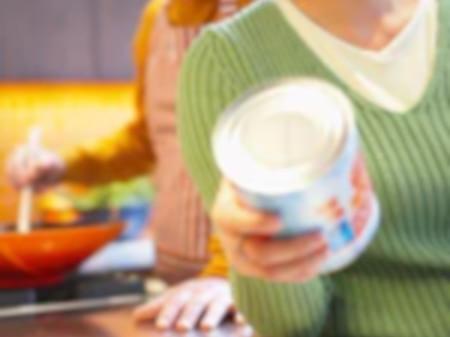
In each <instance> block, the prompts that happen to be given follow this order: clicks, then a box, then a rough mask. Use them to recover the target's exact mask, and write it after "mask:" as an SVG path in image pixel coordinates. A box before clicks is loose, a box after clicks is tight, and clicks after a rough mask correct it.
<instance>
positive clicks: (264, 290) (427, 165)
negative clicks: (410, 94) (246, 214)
mask: <svg viewBox="0 0 450 337" xmlns="http://www.w3.org/2000/svg"><path fill="white" fill-rule="evenodd" d="M272 1H276V0H272ZM272 1H271V0H262V1H258V2H257V3H255V4H254V5H252V6H251V7H250V8H248V9H247V10H245V11H244V12H242V13H241V14H239V15H238V16H236V17H234V18H233V19H231V20H228V21H226V22H223V23H221V24H218V25H215V26H212V27H210V28H208V29H207V30H206V31H205V32H204V33H203V35H202V36H201V37H200V38H199V39H198V40H197V42H196V43H195V44H194V46H193V48H192V49H191V51H190V53H189V55H188V57H187V59H186V62H185V64H184V67H183V72H182V77H181V83H180V90H179V101H178V107H179V109H178V110H179V130H180V137H181V143H182V149H183V153H184V157H185V160H186V163H187V165H188V168H189V170H190V172H191V175H192V176H193V178H194V180H195V181H196V183H197V185H198V187H199V189H200V192H201V194H202V196H203V198H204V202H205V204H206V206H207V207H208V208H209V207H211V204H212V202H213V199H214V196H215V193H216V190H217V186H218V182H219V181H220V172H219V171H218V169H217V167H216V165H215V163H214V160H213V156H212V151H211V144H210V138H211V132H212V129H213V127H214V125H215V122H216V120H217V118H218V116H219V115H220V113H221V112H222V111H223V110H224V108H225V107H227V106H228V105H229V104H230V103H231V102H233V101H234V100H235V99H236V98H238V97H239V96H240V95H242V94H243V93H244V92H246V91H247V90H248V89H249V88H252V87H254V86H255V85H259V84H262V83H264V82H268V81H272V80H275V79H280V78H283V77H292V76H305V75H306V76H314V77H319V78H322V79H325V80H327V81H329V82H331V83H334V84H335V85H336V86H338V87H340V88H341V89H342V90H343V91H344V92H345V93H346V94H347V95H348V96H349V97H350V99H351V100H352V101H353V104H354V106H355V109H356V119H357V125H358V128H359V131H360V135H361V141H362V147H363V151H364V153H365V156H366V160H367V165H368V168H369V172H370V175H371V177H372V180H373V183H374V186H375V190H376V193H377V195H378V198H379V200H380V203H381V209H382V223H381V227H380V230H379V232H378V234H377V236H376V238H375V240H374V241H373V242H372V244H371V245H370V247H369V249H368V250H367V251H366V252H365V253H364V254H363V255H362V256H361V258H360V259H359V260H358V261H357V262H356V263H354V264H353V265H352V266H350V267H349V268H347V269H345V270H343V271H341V272H337V273H334V274H332V275H328V276H322V277H319V278H317V279H315V280H313V281H311V282H309V283H306V284H275V283H271V282H267V281H263V280H257V279H251V278H247V277H244V276H242V275H239V273H237V272H232V273H231V281H232V286H233V293H234V297H235V300H236V303H237V305H238V307H239V309H240V310H241V311H242V312H243V313H244V314H245V316H246V317H247V319H248V321H249V322H250V323H251V324H252V325H253V326H254V327H255V328H256V330H257V331H258V332H259V333H260V334H261V335H262V336H266V337H285V336H289V337H290V336H296V337H297V336H327V337H331V336H333V337H449V336H450V39H449V37H450V35H449V31H450V1H449V0H441V1H439V13H440V15H439V38H438V52H437V57H436V63H435V69H434V74H433V77H432V79H431V82H430V84H429V86H428V89H427V91H426V93H425V94H424V96H423V98H422V100H421V101H420V103H419V104H418V105H417V106H415V107H414V108H413V109H411V111H409V112H407V113H406V114H402V115H399V114H393V113H390V112H388V111H386V110H383V109H382V108H380V107H377V106H375V105H373V104H371V103H370V102H369V101H367V100H365V99H364V98H362V97H361V96H359V95H358V94H356V93H355V92H354V91H352V90H351V89H349V88H348V87H347V86H346V85H345V84H344V83H343V82H342V81H341V80H340V79H339V78H337V77H336V76H335V75H334V74H333V73H332V72H331V71H330V70H329V69H328V68H327V67H326V66H325V65H323V64H322V63H321V61H320V60H319V59H318V58H317V57H316V56H315V55H314V53H313V52H312V51H311V50H310V49H309V48H308V47H307V46H306V44H305V43H304V42H303V41H302V40H301V39H300V37H299V36H298V34H297V33H295V32H294V31H293V29H292V28H291V26H290V25H289V24H288V23H287V21H286V20H285V18H284V17H283V16H282V14H281V13H280V11H279V9H278V7H277V6H276V5H275V4H274V3H273V2H272ZM411 80H412V81H413V80H414V69H411Z"/></svg>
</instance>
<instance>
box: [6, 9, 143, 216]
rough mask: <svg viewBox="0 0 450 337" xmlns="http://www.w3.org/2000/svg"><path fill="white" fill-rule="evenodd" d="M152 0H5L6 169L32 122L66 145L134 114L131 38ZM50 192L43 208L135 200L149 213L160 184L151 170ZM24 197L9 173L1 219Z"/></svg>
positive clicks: (55, 145) (48, 139)
mask: <svg viewBox="0 0 450 337" xmlns="http://www.w3.org/2000/svg"><path fill="white" fill-rule="evenodd" d="M146 2H147V1H146V0H126V1H124V0H76V1H70V0H33V1H31V0H0V8H1V10H0V168H1V169H2V170H3V167H4V165H5V159H6V157H7V156H8V154H10V152H11V151H12V150H13V149H14V148H15V147H16V146H17V145H18V144H20V143H23V142H24V141H25V140H26V137H27V133H28V130H29V129H30V127H31V126H34V125H39V126H41V127H42V128H43V131H44V132H43V143H44V145H45V146H47V147H49V148H51V149H54V150H57V151H65V150H67V149H69V148H73V147H74V146H76V145H77V144H81V143H85V142H90V141H93V140H95V139H98V138H100V137H102V136H104V135H108V134H110V133H111V132H113V131H114V130H116V129H117V128H119V127H120V126H122V125H123V124H124V123H126V122H127V121H128V120H129V119H130V118H131V117H132V115H133V108H134V101H133V99H134V97H133V95H134V93H133V88H132V80H133V64H132V51H131V42H132V37H133V33H134V30H135V28H136V24H137V22H138V18H139V15H140V13H141V10H142V8H143V6H144V5H145V3H146ZM49 194H50V197H48V194H47V195H46V196H45V197H44V198H41V200H37V202H36V205H37V209H35V211H37V212H39V211H43V210H44V211H45V208H50V209H51V208H54V209H56V210H58V207H59V208H67V204H68V202H70V203H71V204H72V206H71V207H74V208H78V209H80V210H83V211H84V210H92V209H104V208H128V209H129V208H130V207H134V208H135V209H137V210H138V211H137V212H138V213H139V214H137V216H138V217H141V218H142V212H143V211H144V210H143V208H144V207H147V206H148V200H149V198H151V196H152V188H151V185H150V183H149V180H148V179H147V178H146V177H143V178H140V179H137V180H134V181H131V182H127V183H117V184H112V185H108V186H102V187H99V188H95V189H87V188H85V187H83V186H63V187H59V188H57V189H56V190H54V191H52V192H51V193H49ZM17 197H18V193H17V192H15V191H14V190H13V189H11V187H9V186H8V184H7V182H6V179H5V176H4V175H3V174H1V175H0V222H10V221H11V220H13V219H15V217H16V209H17V207H16V206H17ZM61 211H64V210H63V209H61ZM147 211H148V209H147ZM61 216H62V217H63V214H62V215H61Z"/></svg>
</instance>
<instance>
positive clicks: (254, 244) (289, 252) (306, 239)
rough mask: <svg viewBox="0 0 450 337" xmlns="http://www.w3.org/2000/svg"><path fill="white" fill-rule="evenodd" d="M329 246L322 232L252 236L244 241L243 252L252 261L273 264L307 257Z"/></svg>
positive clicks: (267, 264)
mask: <svg viewBox="0 0 450 337" xmlns="http://www.w3.org/2000/svg"><path fill="white" fill-rule="evenodd" d="M326 248H327V241H326V240H325V238H324V237H323V235H322V234H321V233H311V234H304V235H301V236H296V237H294V238H289V239H273V238H252V239H248V240H246V241H244V243H243V247H242V252H243V253H244V254H245V256H246V257H247V258H248V259H249V260H251V261H252V262H256V263H260V264H262V265H266V266H271V265H275V264H278V263H287V262H290V261H294V260H299V259H301V258H305V257H307V256H309V255H311V254H313V253H314V252H316V251H318V250H322V249H326Z"/></svg>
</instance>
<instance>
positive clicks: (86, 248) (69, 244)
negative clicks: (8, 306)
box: [0, 222, 123, 288]
mask: <svg viewBox="0 0 450 337" xmlns="http://www.w3.org/2000/svg"><path fill="white" fill-rule="evenodd" d="M122 229H123V223H122V222H109V223H99V224H89V225H77V226H68V227H67V226H61V227H54V228H42V229H35V230H33V231H32V232H30V233H29V234H19V233H15V232H12V231H10V232H4V233H0V288H31V287H41V286H48V285H52V284H54V283H58V282H60V281H62V280H63V279H64V277H65V276H66V275H67V274H68V273H70V272H71V271H73V270H75V269H76V267H77V266H78V265H79V264H80V263H81V262H83V261H84V260H85V259H86V258H87V257H89V256H90V255H92V254H93V253H94V252H95V251H97V250H98V249H99V248H101V247H102V246H103V245H105V244H106V243H108V242H109V241H111V240H113V239H115V238H117V237H118V236H119V234H120V233H121V232H122Z"/></svg>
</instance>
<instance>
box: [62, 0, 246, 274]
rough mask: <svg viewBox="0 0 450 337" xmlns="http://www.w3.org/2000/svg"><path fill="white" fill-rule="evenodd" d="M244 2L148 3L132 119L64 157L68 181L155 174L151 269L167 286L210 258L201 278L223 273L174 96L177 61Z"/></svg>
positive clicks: (138, 46) (138, 45)
mask: <svg viewBox="0 0 450 337" xmlns="http://www.w3.org/2000/svg"><path fill="white" fill-rule="evenodd" d="M246 2H248V1H247V0H246V1H244V0H214V1H210V0H207V1H205V0H195V1H189V2H187V1H185V0H172V1H168V2H167V1H166V0H153V1H152V2H151V3H150V4H149V5H148V7H147V8H146V10H145V12H144V14H143V17H142V20H141V23H140V26H139V29H138V32H137V34H136V36H135V43H134V58H135V64H136V70H137V71H136V73H137V79H136V80H137V88H136V105H137V109H136V118H135V119H134V120H133V121H132V122H131V123H130V124H129V125H126V126H125V127H124V128H123V129H122V130H120V131H118V132H117V133H115V134H113V135H112V136H111V137H109V138H107V139H104V140H102V141H100V142H98V143H96V144H94V145H92V146H86V147H82V148H78V149H76V150H75V151H73V152H72V153H70V154H68V156H67V163H68V165H67V175H66V179H67V180H70V181H76V182H83V183H88V184H96V183H103V182H108V181H111V180H116V179H126V178H130V177H132V176H135V175H138V174H144V173H146V172H149V171H151V172H152V173H153V177H154V180H155V184H156V187H157V190H158V193H157V198H156V200H155V207H154V213H153V218H152V226H153V228H154V232H155V242H156V246H157V251H158V261H157V266H156V269H157V271H158V272H159V274H160V275H162V276H165V277H166V278H168V279H170V280H173V281H177V280H180V279H183V278H186V277H190V276H193V275H196V274H197V273H198V272H199V271H200V270H201V269H202V268H203V267H204V266H205V265H206V264H207V262H208V261H210V262H211V263H210V264H208V267H207V268H206V269H205V270H204V274H208V275H225V274H226V272H227V266H226V262H225V259H224V257H223V254H222V252H221V249H220V245H219V244H218V242H217V240H216V239H214V238H210V236H211V225H210V222H209V220H208V217H207V215H206V214H205V212H204V210H203V207H202V204H201V200H200V197H199V195H198V193H197V191H196V188H195V186H194V185H193V183H192V181H191V179H190V178H189V175H188V173H187V171H186V169H185V167H184V164H183V162H182V158H181V151H180V149H179V146H178V142H177V138H176V124H175V93H176V80H177V76H178V72H179V69H180V68H181V62H182V59H183V56H184V54H185V52H186V51H187V49H188V47H189V45H190V44H191V42H192V40H193V39H194V38H195V37H196V36H197V35H198V33H199V31H200V30H201V28H202V27H203V26H204V25H205V24H206V23H208V22H210V21H213V20H218V19H220V18H222V17H225V16H228V15H231V14H233V13H234V12H236V11H237V10H238V9H239V8H240V7H241V6H243V5H244V4H245V3H246ZM208 241H210V243H209V245H210V249H208ZM211 249H212V250H211ZM210 250H211V253H212V256H211V254H210Z"/></svg>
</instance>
